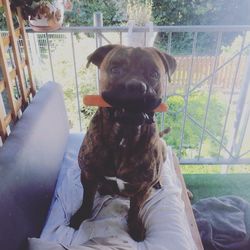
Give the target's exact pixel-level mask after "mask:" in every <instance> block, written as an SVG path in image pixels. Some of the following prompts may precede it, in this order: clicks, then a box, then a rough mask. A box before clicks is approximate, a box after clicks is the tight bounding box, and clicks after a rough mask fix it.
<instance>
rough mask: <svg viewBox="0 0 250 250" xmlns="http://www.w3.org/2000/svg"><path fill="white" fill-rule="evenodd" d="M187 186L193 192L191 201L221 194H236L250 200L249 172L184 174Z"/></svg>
mask: <svg viewBox="0 0 250 250" xmlns="http://www.w3.org/2000/svg"><path fill="white" fill-rule="evenodd" d="M184 179H185V182H186V185H187V188H188V189H189V190H190V191H191V192H192V193H193V195H194V198H193V199H192V201H191V202H192V203H195V202H196V201H198V200H200V199H203V198H207V197H219V196H222V195H236V196H240V197H242V198H243V199H245V200H247V201H248V202H250V173H248V174H247V173H245V174H184Z"/></svg>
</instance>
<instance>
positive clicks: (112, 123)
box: [99, 108, 158, 148]
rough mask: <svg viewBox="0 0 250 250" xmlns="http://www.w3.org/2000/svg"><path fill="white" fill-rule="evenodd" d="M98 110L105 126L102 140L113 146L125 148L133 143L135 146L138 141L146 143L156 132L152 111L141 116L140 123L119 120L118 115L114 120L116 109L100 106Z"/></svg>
mask: <svg viewBox="0 0 250 250" xmlns="http://www.w3.org/2000/svg"><path fill="white" fill-rule="evenodd" d="M99 112H100V113H101V114H102V115H101V117H102V121H101V123H103V128H106V131H103V134H104V137H105V138H104V140H105V141H107V142H108V143H113V144H115V145H114V146H119V147H124V148H125V147H127V146H128V145H129V146H130V147H131V148H133V145H134V146H136V145H137V144H138V143H139V144H142V145H147V143H148V140H150V138H152V137H153V136H154V135H156V134H158V133H157V131H156V124H155V122H154V120H153V118H154V113H152V114H150V115H148V117H143V118H142V119H145V120H143V122H142V123H141V122H140V123H131V122H129V121H127V120H125V121H124V122H123V120H122V121H120V120H119V119H120V117H119V119H118V120H116V117H115V115H116V112H117V110H115V109H112V108H101V109H100V110H99ZM118 112H119V111H118ZM133 118H134V117H133Z"/></svg>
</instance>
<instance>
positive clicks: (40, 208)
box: [0, 82, 69, 250]
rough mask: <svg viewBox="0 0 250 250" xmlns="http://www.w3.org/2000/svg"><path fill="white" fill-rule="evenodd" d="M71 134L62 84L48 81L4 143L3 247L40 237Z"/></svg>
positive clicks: (0, 188)
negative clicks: (32, 237) (28, 238)
mask: <svg viewBox="0 0 250 250" xmlns="http://www.w3.org/2000/svg"><path fill="white" fill-rule="evenodd" d="M68 134H69V125H68V118H67V114H66V110H65V105H64V100H63V93H62V89H61V87H60V85H59V84H56V83H53V82H49V83H47V84H45V85H44V86H43V87H42V88H41V89H40V90H39V91H38V93H37V94H36V95H35V97H34V99H33V100H32V102H31V103H30V105H29V106H28V107H27V109H26V110H25V111H24V113H23V115H22V117H21V119H20V120H19V121H18V122H17V124H16V125H15V127H14V129H13V131H12V133H11V135H10V136H9V137H8V138H7V140H6V142H5V143H4V145H3V147H2V148H0V221H1V223H0V246H1V248H3V249H11V250H12V249H13V250H14V249H25V247H26V239H27V237H31V236H39V234H40V232H41V229H42V227H43V224H44V222H45V219H46V214H47V210H48V208H49V205H50V202H51V198H52V195H53V192H54V187H55V184H56V179H57V175H58V171H59V167H60V164H61V162H62V159H63V156H64V151H65V148H66V143H67V139H68ZM20 246H21V248H20Z"/></svg>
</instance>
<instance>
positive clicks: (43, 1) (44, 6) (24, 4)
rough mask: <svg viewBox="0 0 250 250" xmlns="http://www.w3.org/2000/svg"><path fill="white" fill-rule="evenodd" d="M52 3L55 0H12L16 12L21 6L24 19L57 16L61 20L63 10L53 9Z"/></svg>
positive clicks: (11, 4)
mask: <svg viewBox="0 0 250 250" xmlns="http://www.w3.org/2000/svg"><path fill="white" fill-rule="evenodd" d="M52 3H53V0H11V1H10V6H11V9H12V11H14V12H16V11H17V7H19V8H20V9H21V13H22V16H23V19H24V20H29V17H30V18H31V19H34V18H42V17H46V18H47V19H48V20H50V19H54V18H56V19H57V21H59V20H60V18H61V12H60V10H59V9H56V11H55V12H53V11H51V8H50V7H49V4H52Z"/></svg>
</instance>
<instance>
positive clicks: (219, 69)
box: [28, 18, 250, 164]
mask: <svg viewBox="0 0 250 250" xmlns="http://www.w3.org/2000/svg"><path fill="white" fill-rule="evenodd" d="M101 23H102V22H101V20H100V19H98V18H97V19H96V20H95V24H96V25H95V26H94V27H70V28H67V27H65V28H63V29H60V30H59V31H57V32H54V33H33V32H32V31H31V30H28V32H29V33H28V34H29V40H30V44H31V53H32V62H33V69H34V75H35V77H36V80H37V82H39V84H40V85H41V84H43V83H44V82H46V81H47V80H51V79H52V80H55V81H57V82H59V83H61V84H62V86H63V89H64V93H65V102H66V106H67V109H68V113H69V118H70V120H71V124H72V128H73V129H74V130H78V131H81V130H83V129H84V127H86V123H85V121H86V118H87V117H89V116H91V114H92V113H93V112H94V110H93V109H86V108H83V105H82V96H83V95H84V94H87V93H90V92H92V93H93V92H96V91H98V71H97V70H96V69H95V67H90V68H89V69H86V68H85V65H86V57H87V55H88V54H89V53H91V52H92V51H93V50H94V49H95V48H96V47H99V46H101V45H104V44H108V43H120V44H125V42H126V39H127V38H126V37H125V35H126V34H128V33H131V28H130V27H102V25H101ZM132 33H140V34H142V35H143V37H144V40H143V44H142V46H143V45H147V44H146V43H148V37H149V35H150V33H154V34H155V33H157V37H156V39H155V41H154V46H155V47H158V48H160V49H163V50H165V51H166V52H168V53H170V54H172V55H173V56H175V57H176V59H177V62H178V65H177V70H176V72H175V74H174V76H173V81H172V82H171V83H168V86H167V93H166V96H165V97H164V99H165V100H166V102H167V103H168V105H169V112H168V113H167V114H161V116H159V117H158V122H159V126H160V129H163V128H164V127H167V126H170V127H171V131H172V132H171V133H170V134H169V135H167V136H166V138H165V139H166V141H167V143H168V144H170V145H171V146H173V148H174V149H175V150H176V152H177V155H178V156H179V159H180V163H181V164H250V122H249V116H250V90H249V84H250V56H249V51H250V26H154V27H153V28H152V27H151V28H150V27H140V28H136V27H133V28H132ZM181 38H182V39H183V40H185V41H186V42H183V43H181V42H180V40H178V39H181ZM186 38H188V39H186ZM187 41H188V42H187ZM207 41H209V44H207ZM183 44H184V45H185V46H186V47H185V46H184V47H185V48H184V49H183V48H180V49H178V46H179V45H183ZM187 45H188V46H187ZM206 46H207V47H206ZM81 111H82V112H81Z"/></svg>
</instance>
